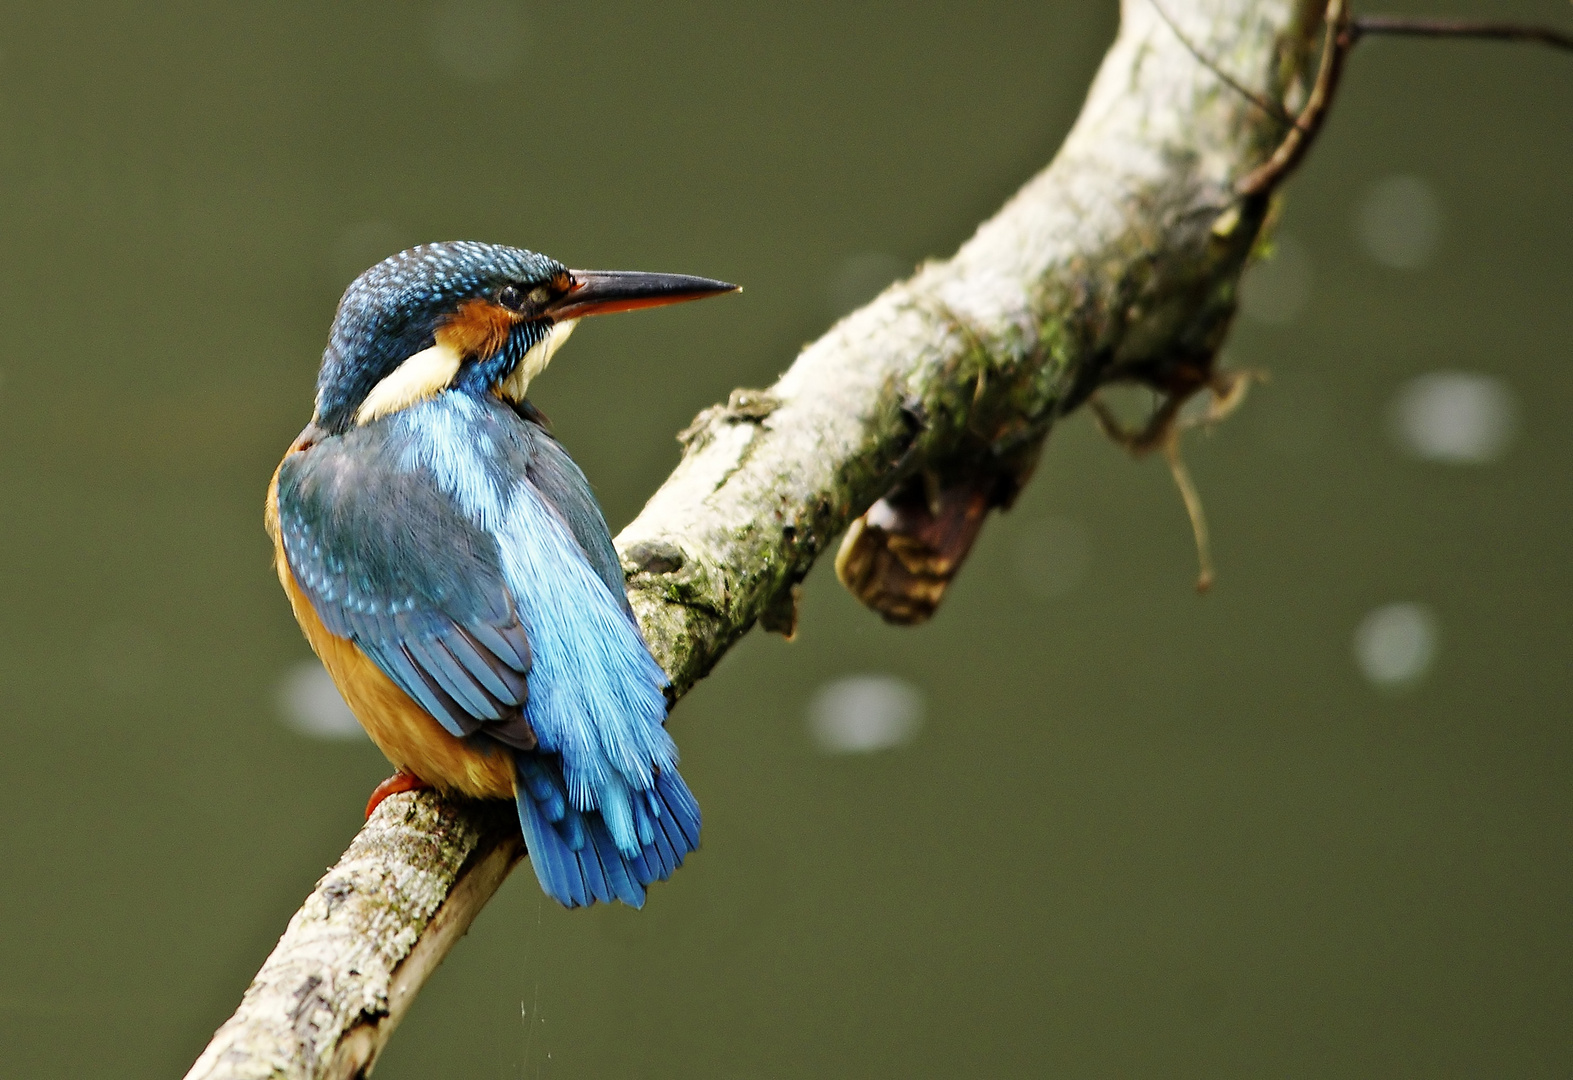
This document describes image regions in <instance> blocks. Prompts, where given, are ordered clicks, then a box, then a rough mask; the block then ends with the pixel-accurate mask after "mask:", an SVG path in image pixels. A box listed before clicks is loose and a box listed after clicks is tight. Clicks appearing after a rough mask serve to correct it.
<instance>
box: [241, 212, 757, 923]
mask: <svg viewBox="0 0 1573 1080" xmlns="http://www.w3.org/2000/svg"><path fill="white" fill-rule="evenodd" d="M736 289H737V286H735V285H729V284H727V283H726V282H722V281H714V280H711V279H709V278H702V277H690V276H687V275H682V274H650V273H641V272H635V271H606V270H570V269H568V268H567V267H566V266H564V265H563V264H562V263H559V262H557V261H556V260H555V259H551V258H548V257H547V256H545V255H540V254H537V253H535V252H532V251H526V250H524V249H522V248H514V247H504V246H501V245H496V244H484V243H475V242H469V241H458V242H451V243H439V244H424V245H421V246H420V247H415V248H411V249H410V250H408V251H404V252H400V253H399V254H397V255H394V256H392V257H390V258H388V259H385V260H383V261H382V262H380V263H378V264H377V265H376V266H373V267H372V268H371V269H370V270H367V271H366V272H365V273H363V274H362V275H361V276H360V277H358V278H356V279H355V281H354V282H353V283H352V284H351V285H350V287H349V289H348V290H347V291H346V292H345V293H344V296H343V298H342V299H341V300H340V301H339V306H338V311H337V312H336V314H335V315H334V319H333V326H332V329H331V330H330V332H329V335H328V345H327V348H326V350H325V351H324V352H323V356H322V366H321V369H320V371H319V374H318V376H317V395H316V408H315V411H314V412H313V414H312V418H311V422H310V423H309V424H307V425H306V427H305V429H304V430H303V431H302V432H301V433H300V435H299V436H297V437H296V439H295V441H294V442H293V443H292V444H291V445H290V447H289V450H288V451H287V452H286V453H285V455H284V459H283V461H282V462H280V464H279V467H278V469H277V470H276V471H275V472H274V474H273V480H272V483H271V484H270V485H269V489H268V497H267V511H266V520H267V528H268V532H269V534H270V535H271V537H272V539H273V546H274V563H275V567H276V569H277V571H278V576H279V580H280V582H281V583H282V584H283V586H284V591H285V593H286V594H287V596H288V597H289V602H290V606H291V608H292V609H293V610H294V613H295V618H296V620H297V621H298V622H299V623H300V625H301V628H302V630H303V631H304V632H305V635H306V639H307V641H309V642H310V643H311V647H312V648H313V649H314V650H315V651H316V653H317V655H318V656H319V657H320V658H321V660H322V663H323V665H324V666H325V667H326V668H327V670H328V673H329V674H330V675H331V676H332V677H333V681H334V683H335V684H337V686H338V688H339V692H340V693H341V694H342V695H343V696H344V700H345V702H346V703H348V705H349V707H350V709H351V711H353V712H354V713H355V716H356V718H357V719H358V720H359V721H360V723H361V725H362V726H363V727H364V728H365V729H366V731H367V733H368V734H369V735H370V736H371V738H372V741H373V742H375V743H376V744H377V746H378V747H379V748H380V749H381V750H382V752H383V753H384V754H385V755H387V757H388V759H389V761H391V762H392V763H393V765H394V767H395V769H396V771H395V773H394V774H393V776H391V777H389V778H388V779H387V780H385V781H383V783H381V784H380V785H378V787H377V788H376V790H375V791H373V792H372V796H371V800H370V802H368V804H367V806H366V814H367V816H368V817H370V815H371V812H372V811H373V810H374V809H375V808H376V806H377V804H378V803H380V802H381V801H382V800H383V799H384V798H386V797H387V796H389V795H392V794H394V793H395V792H399V791H409V790H414V789H417V788H426V787H430V788H436V789H438V790H440V791H444V792H449V793H456V794H460V795H464V796H469V797H474V798H482V799H492V798H505V799H512V800H513V801H514V802H515V803H516V804H517V808H518V814H519V824H520V827H521V829H522V831H523V833H524V840H525V845H526V848H527V850H528V852H529V856H530V863H531V866H532V867H533V868H534V870H535V876H536V878H537V879H538V880H539V881H540V883H541V888H542V889H543V890H544V891H545V892H546V893H547V894H548V895H549V896H551V897H552V898H554V899H555V900H557V901H558V902H560V903H561V904H563V905H564V906H566V907H581V906H588V905H590V904H592V903H595V902H596V901H602V902H609V901H611V900H614V899H615V900H620V901H622V902H623V903H625V904H629V905H631V906H633V907H641V906H642V905H643V903H644V899H645V890H646V888H647V887H648V886H649V885H650V884H651V883H652V882H655V881H664V880H666V879H667V878H668V877H670V876H671V874H672V872H673V871H674V870H675V869H676V868H677V867H678V866H679V865H681V863H682V861H683V858H684V856H686V855H687V854H688V853H689V852H691V851H693V850H694V849H695V848H696V847H697V846H698V843H699V824H700V814H699V806H698V803H697V802H696V801H695V800H694V797H693V795H692V794H691V793H690V792H689V790H688V786H687V785H686V784H685V783H684V782H683V778H682V777H681V776H680V775H678V771H677V747H676V745H675V744H674V743H673V741H672V738H671V736H670V735H669V734H668V733H667V731H666V713H667V698H666V693H665V691H666V688H667V686H668V679H667V677H666V675H665V673H664V672H663V671H662V670H661V668H660V666H659V665H658V664H657V663H656V661H655V659H654V658H653V657H652V656H651V655H650V650H649V647H648V646H647V645H646V643H645V640H644V638H643V637H642V636H641V634H640V631H639V627H638V624H637V623H636V622H635V621H634V615H633V609H632V607H631V606H630V605H629V603H628V596H627V593H626V592H625V590H624V583H623V572H622V567H621V565H620V563H619V560H618V557H617V552H616V550H615V549H614V548H613V546H612V537H611V533H610V531H609V530H608V529H607V526H606V519H605V516H604V515H603V514H602V511H601V507H600V504H599V503H597V501H596V499H595V495H594V494H593V493H592V491H591V489H590V485H589V482H588V481H587V480H586V479H585V476H584V473H583V472H582V471H580V469H579V467H578V466H577V465H576V464H574V461H573V459H572V458H570V457H569V456H568V453H567V451H566V450H564V449H563V447H562V444H561V443H559V442H558V441H557V440H556V439H555V438H554V437H553V435H552V433H551V431H550V430H549V427H548V424H547V421H546V418H545V417H544V416H543V415H542V413H541V412H540V411H539V410H538V409H536V408H535V406H534V405H532V404H531V403H530V401H529V398H528V397H527V396H526V395H527V393H528V391H529V388H530V385H531V383H532V382H533V380H534V379H535V378H536V377H537V376H538V375H540V374H541V372H542V371H544V370H545V368H546V366H547V364H548V363H549V362H550V361H551V359H552V356H553V355H554V354H555V353H556V351H557V350H558V348H560V347H561V346H562V344H563V342H564V341H566V340H567V339H568V336H569V335H570V334H571V333H572V332H573V329H574V327H575V326H576V325H577V323H578V321H579V320H580V319H581V318H584V317H586V316H589V315H601V314H606V313H609V312H615V311H632V310H635V309H637V308H647V307H656V306H658V305H663V304H673V303H679V302H682V301H685V300H696V299H699V298H701V297H706V296H714V295H717V294H720V293H726V292H733V291H735V290H736Z"/></svg>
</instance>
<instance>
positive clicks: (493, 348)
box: [436, 300, 519, 359]
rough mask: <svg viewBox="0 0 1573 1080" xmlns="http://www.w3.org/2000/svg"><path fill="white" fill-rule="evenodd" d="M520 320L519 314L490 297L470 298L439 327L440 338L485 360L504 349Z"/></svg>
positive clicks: (443, 341)
mask: <svg viewBox="0 0 1573 1080" xmlns="http://www.w3.org/2000/svg"><path fill="white" fill-rule="evenodd" d="M518 321H519V316H518V314H516V313H515V312H512V311H509V310H508V309H507V308H505V307H501V306H499V305H497V304H494V303H492V302H491V301H489V300H466V301H465V302H464V303H462V304H460V305H459V310H458V311H455V312H454V313H453V315H452V317H451V318H449V320H448V321H447V322H446V323H444V324H443V325H442V326H441V327H439V328H438V330H437V334H436V337H437V341H438V342H439V343H441V344H443V345H448V346H451V347H452V348H453V349H454V350H456V351H457V352H458V353H459V355H460V356H474V357H479V358H481V359H485V358H486V357H489V356H492V355H493V354H494V353H496V352H497V350H498V349H500V348H502V346H503V342H505V341H507V340H508V334H509V332H510V331H512V330H513V328H514V325H515V324H516V323H517V322H518Z"/></svg>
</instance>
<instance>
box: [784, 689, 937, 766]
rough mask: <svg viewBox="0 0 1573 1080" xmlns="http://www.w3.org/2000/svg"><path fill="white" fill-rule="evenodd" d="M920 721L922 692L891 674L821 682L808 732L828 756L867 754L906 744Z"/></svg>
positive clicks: (810, 710)
mask: <svg viewBox="0 0 1573 1080" xmlns="http://www.w3.org/2000/svg"><path fill="white" fill-rule="evenodd" d="M922 724H923V692H922V691H921V690H919V689H918V688H917V687H915V686H913V685H911V684H910V683H907V682H903V681H902V680H900V679H897V678H894V677H893V676H890V675H853V676H850V677H848V678H844V679H837V680H835V681H834V682H830V683H826V684H825V685H824V686H822V687H820V689H819V692H818V693H817V694H815V695H814V700H813V702H812V703H811V704H810V705H809V710H808V730H809V734H810V735H811V736H812V737H813V739H814V743H815V745H817V746H818V747H819V748H820V749H821V750H823V751H824V752H825V753H827V754H867V753H871V752H873V751H875V750H888V749H890V748H891V747H893V746H900V745H902V744H903V743H907V742H911V741H912V739H913V737H915V736H916V735H917V733H918V728H919V727H921V726H922Z"/></svg>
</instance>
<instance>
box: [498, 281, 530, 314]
mask: <svg viewBox="0 0 1573 1080" xmlns="http://www.w3.org/2000/svg"><path fill="white" fill-rule="evenodd" d="M497 302H498V303H499V304H501V305H502V306H503V307H505V308H507V309H508V310H509V311H518V310H519V309H520V308H522V307H524V294H523V293H522V292H520V291H519V287H518V286H517V285H504V286H503V287H502V288H501V289H499V290H498V291H497Z"/></svg>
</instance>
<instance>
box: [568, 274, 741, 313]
mask: <svg viewBox="0 0 1573 1080" xmlns="http://www.w3.org/2000/svg"><path fill="white" fill-rule="evenodd" d="M569 273H570V274H572V275H573V280H574V287H573V288H571V289H569V290H568V291H567V292H566V293H564V294H563V296H562V297H561V298H560V299H558V300H557V301H555V302H554V303H552V304H549V305H548V306H547V307H546V310H545V311H544V312H543V314H546V315H550V316H551V317H552V318H553V319H554V320H556V321H557V322H564V321H566V320H568V319H579V318H583V317H584V316H586V315H610V314H611V313H612V312H614V311H637V310H638V309H639V308H647V307H661V306H662V305H663V304H681V303H682V302H683V301H685V300H702V299H704V298H705V297H707V296H719V295H720V294H721V293H729V292H737V291H738V289H739V286H737V285H729V284H727V283H726V282H724V281H715V280H713V279H711V278H702V277H690V276H689V275H688V274H646V273H644V272H643V271H641V270H570V271H569Z"/></svg>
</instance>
